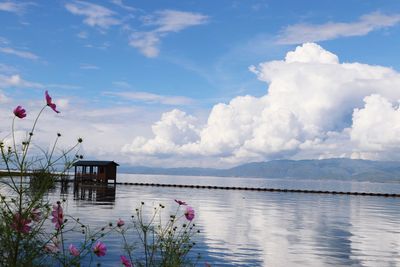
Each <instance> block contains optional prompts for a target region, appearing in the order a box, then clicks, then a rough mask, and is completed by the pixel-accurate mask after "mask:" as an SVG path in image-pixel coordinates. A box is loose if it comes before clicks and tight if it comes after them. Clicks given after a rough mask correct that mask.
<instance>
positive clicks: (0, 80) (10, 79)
mask: <svg viewBox="0 0 400 267" xmlns="http://www.w3.org/2000/svg"><path fill="white" fill-rule="evenodd" d="M0 88H35V89H44V88H59V89H78V88H80V87H79V86H75V85H70V84H56V83H52V84H42V83H38V82H33V81H28V80H25V79H23V78H22V77H21V75H19V74H12V75H4V74H0Z"/></svg>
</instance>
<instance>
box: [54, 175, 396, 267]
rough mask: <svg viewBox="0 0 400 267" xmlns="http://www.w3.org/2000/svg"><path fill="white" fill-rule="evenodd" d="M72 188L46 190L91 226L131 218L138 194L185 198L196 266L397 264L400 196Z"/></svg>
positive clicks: (167, 201) (328, 184) (363, 187)
mask: <svg viewBox="0 0 400 267" xmlns="http://www.w3.org/2000/svg"><path fill="white" fill-rule="evenodd" d="M118 181H121V182H143V183H150V182H154V183H176V184H202V185H203V184H204V185H224V186H226V185H229V186H249V187H258V186H259V187H274V188H290V189H317V190H337V191H360V192H382V193H400V184H384V183H365V182H364V183H360V182H337V181H297V180H292V179H285V180H277V179H249V178H217V177H175V176H162V175H154V176H152V175H134V174H119V176H118ZM73 187H74V186H73V184H69V187H67V188H61V187H60V186H59V185H58V187H57V188H56V189H55V190H54V191H52V192H51V193H50V195H49V197H50V198H51V199H52V200H56V199H60V198H65V199H67V200H68V201H67V204H66V206H65V209H66V211H67V212H68V213H69V214H71V215H73V216H76V217H79V218H81V220H82V221H83V222H85V223H87V224H90V225H91V226H92V227H96V226H98V227H101V226H103V225H105V224H107V223H108V222H109V221H113V222H115V220H116V219H118V218H120V217H121V218H123V219H125V220H127V221H128V220H129V217H130V215H132V214H133V213H134V209H135V208H136V207H138V206H139V205H140V202H141V201H143V202H145V207H149V210H151V207H152V206H153V205H154V206H157V205H158V204H159V203H162V204H164V205H166V206H167V208H166V209H167V211H166V212H168V211H171V212H172V210H175V209H176V203H175V202H174V199H176V198H177V199H181V200H185V201H186V202H188V203H189V204H190V205H191V206H193V208H194V209H195V210H196V219H195V222H196V225H197V226H198V227H199V228H200V230H201V233H200V234H199V235H198V237H197V240H196V242H197V245H196V246H195V247H194V249H193V254H192V255H193V257H195V255H197V253H201V256H202V259H201V260H200V261H199V264H198V266H204V262H208V263H210V264H211V265H212V266H376V267H384V266H400V198H385V197H372V196H351V195H329V194H304V193H281V192H257V191H238V190H209V189H191V188H166V187H147V186H133V185H120V184H119V185H116V187H114V186H109V187H106V188H104V187H102V188H99V189H91V190H89V189H87V188H86V189H85V188H80V189H79V190H78V191H75V194H74V188H73ZM106 242H107V244H108V255H107V256H106V257H104V258H103V259H102V260H101V263H102V266H118V260H119V255H121V243H120V241H118V240H116V239H113V238H111V237H107V238H106Z"/></svg>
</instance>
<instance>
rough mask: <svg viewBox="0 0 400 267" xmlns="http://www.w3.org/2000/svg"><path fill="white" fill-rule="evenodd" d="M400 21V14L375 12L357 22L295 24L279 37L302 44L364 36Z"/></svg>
mask: <svg viewBox="0 0 400 267" xmlns="http://www.w3.org/2000/svg"><path fill="white" fill-rule="evenodd" d="M399 22H400V14H393V15H385V14H382V13H379V12H374V13H370V14H366V15H364V16H361V17H360V19H359V20H358V21H356V22H328V23H324V24H306V23H301V24H294V25H289V26H288V27H286V28H285V29H284V30H283V31H282V32H281V34H280V36H279V37H278V40H277V42H278V43H281V44H300V43H304V42H317V41H324V40H332V39H336V38H340V37H350V36H363V35H366V34H368V33H370V32H372V31H376V30H380V29H384V28H388V27H392V26H394V25H396V24H398V23H399Z"/></svg>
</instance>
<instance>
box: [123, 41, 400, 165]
mask: <svg viewBox="0 0 400 267" xmlns="http://www.w3.org/2000/svg"><path fill="white" fill-rule="evenodd" d="M250 70H251V71H252V72H253V73H255V74H256V75H257V77H258V79H259V80H261V81H264V82H266V84H268V90H267V93H266V94H265V95H264V96H262V97H253V96H238V97H235V98H234V99H232V100H231V101H230V102H229V103H227V104H224V103H219V104H217V105H215V106H214V107H213V108H212V110H211V111H210V113H209V116H208V119H207V121H206V122H204V123H200V122H198V121H197V122H196V120H195V119H194V118H193V117H191V116H189V115H186V114H185V113H184V112H183V111H177V110H174V111H173V112H170V113H165V114H163V116H162V118H161V120H160V121H158V122H156V123H154V125H153V128H152V131H153V138H145V137H137V138H135V139H134V140H133V141H132V142H131V143H130V144H126V145H125V146H124V152H125V153H126V154H127V155H131V156H132V158H134V157H137V158H138V157H140V156H146V157H147V158H148V157H152V158H153V159H157V160H160V159H164V160H165V161H164V162H168V157H166V155H169V156H170V159H176V157H178V158H180V159H181V164H182V165H185V157H186V158H188V156H189V155H190V156H191V157H194V158H198V159H208V161H207V162H208V163H210V162H212V163H214V165H216V164H221V165H222V164H232V165H233V164H238V163H243V162H249V161H260V160H269V159H276V158H310V157H312V158H326V157H354V158H374V159H388V155H391V156H390V157H391V159H400V154H398V153H397V152H396V151H397V150H398V147H400V141H399V142H398V141H397V140H396V136H398V135H399V131H400V130H399V129H400V128H399V127H397V126H396V125H400V124H399V123H400V121H399V120H400V115H399V113H400V112H399V111H398V104H397V103H398V101H399V100H400V91H399V90H397V89H398V88H400V73H398V72H397V71H395V70H393V69H391V68H387V67H383V66H371V65H367V64H362V63H357V62H355V63H341V62H340V61H339V58H338V57H337V56H336V55H335V54H333V53H331V52H329V51H326V50H324V49H323V48H322V47H320V46H319V45H317V44H315V43H305V44H303V45H302V46H299V47H297V48H296V49H295V50H294V51H290V52H288V53H287V55H286V57H285V59H284V60H275V61H268V62H264V63H261V64H259V65H257V66H251V67H250ZM188 118H190V119H188ZM178 121H182V122H184V125H186V126H185V127H183V126H182V127H177V126H176V127H175V126H174V127H172V126H171V127H169V128H168V127H167V129H168V130H165V131H160V130H159V129H158V127H159V126H158V125H174V123H175V124H176V123H177V122H178ZM167 122H168V123H167ZM189 129H190V130H189ZM381 131H382V132H381ZM396 153H397V154H396ZM390 157H389V158H390ZM396 157H398V158H396Z"/></svg>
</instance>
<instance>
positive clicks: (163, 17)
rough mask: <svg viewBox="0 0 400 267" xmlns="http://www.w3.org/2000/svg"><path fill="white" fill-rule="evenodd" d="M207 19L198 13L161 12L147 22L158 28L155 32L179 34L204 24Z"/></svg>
mask: <svg viewBox="0 0 400 267" xmlns="http://www.w3.org/2000/svg"><path fill="white" fill-rule="evenodd" d="M207 22H208V17H207V16H205V15H202V14H200V13H194V12H184V11H178V10H162V11H158V12H156V13H155V15H154V19H152V20H149V21H148V24H149V25H156V26H158V27H157V28H156V29H155V31H156V32H179V31H182V30H184V29H186V28H188V27H192V26H196V25H201V24H205V23H207Z"/></svg>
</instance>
